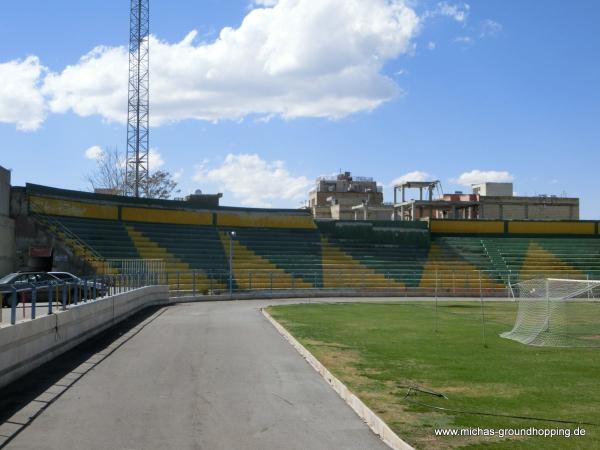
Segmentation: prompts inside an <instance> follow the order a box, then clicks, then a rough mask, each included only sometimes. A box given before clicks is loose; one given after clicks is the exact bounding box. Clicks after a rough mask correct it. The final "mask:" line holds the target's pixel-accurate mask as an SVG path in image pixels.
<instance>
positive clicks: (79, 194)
mask: <svg viewBox="0 0 600 450" xmlns="http://www.w3.org/2000/svg"><path fill="white" fill-rule="evenodd" d="M25 191H26V193H27V195H28V196H29V195H45V196H49V197H57V198H65V199H69V200H87V201H102V202H107V203H113V204H118V205H122V206H133V207H154V208H156V207H158V208H165V209H169V208H172V209H187V210H196V211H223V212H227V211H240V212H244V211H247V212H265V213H287V214H297V215H302V216H304V215H310V211H308V210H302V209H286V208H245V207H240V206H218V207H211V206H197V205H191V204H189V203H188V202H186V201H182V200H164V199H146V198H135V197H124V196H120V195H110V194H96V193H93V192H85V191H75V190H70V189H61V188H55V187H51V186H43V185H40V184H34V183H26V184H25Z"/></svg>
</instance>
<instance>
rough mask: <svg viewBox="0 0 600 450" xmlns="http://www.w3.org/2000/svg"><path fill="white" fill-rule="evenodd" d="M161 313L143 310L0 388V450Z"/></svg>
mask: <svg viewBox="0 0 600 450" xmlns="http://www.w3.org/2000/svg"><path fill="white" fill-rule="evenodd" d="M165 310H166V308H165V307H159V306H157V307H151V308H147V309H144V310H143V311H140V312H139V313H137V314H135V315H133V316H131V317H130V318H128V319H126V320H124V321H123V322H121V323H119V324H118V325H115V326H113V327H111V328H109V329H108V330H106V331H104V332H102V333H100V334H99V335H97V336H95V337H93V338H91V339H89V340H87V341H85V342H83V343H81V344H80V345H78V346H77V347H75V348H73V349H71V350H69V351H68V352H66V353H64V354H62V355H60V356H59V357H57V358H55V359H54V360H52V361H49V362H48V363H46V364H44V365H42V366H40V367H38V368H37V369H35V370H34V371H33V372H30V373H29V374H27V375H25V376H23V377H22V378H20V379H19V380H17V381H15V382H13V383H11V384H10V385H8V386H6V387H4V388H3V389H0V449H1V448H4V447H5V446H6V445H7V444H8V443H9V442H10V441H12V440H13V439H14V438H15V437H16V436H17V435H18V434H19V433H20V432H21V431H23V430H24V429H25V428H27V427H28V426H29V425H30V424H31V423H32V422H33V421H34V420H35V419H36V418H37V417H38V416H39V415H40V414H42V413H43V412H44V410H45V409H46V408H47V407H48V406H49V405H51V404H52V403H53V402H55V401H56V400H57V399H58V398H60V396H61V395H62V394H64V393H65V392H67V391H68V390H69V388H71V387H72V386H73V385H74V384H75V383H77V381H79V380H80V379H81V378H82V377H84V376H85V375H86V374H87V373H88V372H89V371H90V370H92V369H93V368H94V367H95V366H96V365H98V364H100V363H101V362H102V361H103V360H104V359H106V358H107V357H108V356H110V355H111V354H112V353H113V352H115V351H116V350H117V349H119V348H120V347H121V346H122V345H124V344H125V343H126V342H127V341H128V340H129V339H131V338H133V337H134V336H135V335H137V334H138V333H139V332H140V331H142V330H143V329H144V328H145V327H146V326H147V325H149V324H150V323H151V322H152V321H154V320H155V319H157V318H158V317H159V316H160V315H161V314H162V313H163V312H164V311H165Z"/></svg>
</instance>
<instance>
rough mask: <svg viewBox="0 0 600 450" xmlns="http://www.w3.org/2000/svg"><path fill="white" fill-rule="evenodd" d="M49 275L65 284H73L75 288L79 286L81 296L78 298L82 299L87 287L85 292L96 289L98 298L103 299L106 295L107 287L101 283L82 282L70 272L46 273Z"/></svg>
mask: <svg viewBox="0 0 600 450" xmlns="http://www.w3.org/2000/svg"><path fill="white" fill-rule="evenodd" d="M48 273H49V274H50V275H52V276H54V277H56V278H58V279H59V280H61V281H63V282H64V281H66V282H67V283H72V284H73V283H75V284H76V285H77V286H79V289H80V290H81V295H80V298H82V297H83V291H84V290H86V287H87V292H91V291H92V290H93V289H94V288H96V295H97V296H98V297H104V296H105V295H106V294H107V293H108V286H107V285H106V284H104V283H101V282H100V281H90V280H88V281H84V280H82V279H81V278H79V277H78V276H76V275H73V274H72V273H70V272H48ZM89 296H90V294H88V297H89Z"/></svg>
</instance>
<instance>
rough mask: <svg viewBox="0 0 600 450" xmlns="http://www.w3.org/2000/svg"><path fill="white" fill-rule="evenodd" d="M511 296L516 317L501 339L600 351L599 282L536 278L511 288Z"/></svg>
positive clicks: (536, 344) (528, 343)
mask: <svg viewBox="0 0 600 450" xmlns="http://www.w3.org/2000/svg"><path fill="white" fill-rule="evenodd" d="M511 292H512V295H513V297H514V299H515V301H517V302H518V311H517V317H516V320H515V324H514V326H513V328H512V330H510V331H507V332H504V333H502V334H500V336H501V337H504V338H507V339H512V340H515V341H517V342H521V343H522V344H527V345H535V346H548V347H600V302H598V300H597V299H598V298H600V281H598V280H577V279H563V278H535V279H532V280H526V281H522V282H520V283H516V284H514V285H512V286H511Z"/></svg>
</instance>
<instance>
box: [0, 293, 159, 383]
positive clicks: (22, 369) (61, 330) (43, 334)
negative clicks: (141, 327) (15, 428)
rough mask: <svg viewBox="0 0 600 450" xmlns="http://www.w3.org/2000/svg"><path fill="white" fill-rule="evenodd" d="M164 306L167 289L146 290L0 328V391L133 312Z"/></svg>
mask: <svg viewBox="0 0 600 450" xmlns="http://www.w3.org/2000/svg"><path fill="white" fill-rule="evenodd" d="M168 303H169V292H168V287H167V286H148V287H143V288H140V289H136V290H133V291H130V292H126V293H124V294H119V295H115V296H112V297H107V298H105V299H101V300H97V301H95V302H91V303H84V304H81V305H79V306H76V307H73V308H71V309H69V310H67V311H60V312H58V313H56V314H52V315H49V316H44V317H40V318H38V319H35V320H31V321H28V322H22V323H18V324H17V325H14V326H10V327H5V328H0V388H1V387H3V386H6V385H7V384H9V383H11V382H12V381H14V380H16V379H18V378H19V377H20V376H22V375H23V374H25V373H27V372H29V371H31V370H33V369H35V368H36V367H39V366H40V365H42V364H44V363H45V362H47V361H49V360H51V359H53V358H55V357H56V356H58V355H60V354H61V353H64V352H66V351H67V350H70V349H71V348H73V347H74V346H76V345H77V344H80V343H81V342H83V341H85V340H86V339H89V338H91V337H92V336H94V335H96V334H98V333H100V332H101V331H104V330H105V329H107V328H109V327H110V326H112V325H115V324H117V323H119V322H121V321H122V320H125V319H126V318H128V317H130V316H131V315H133V314H135V313H136V312H138V311H140V310H142V309H144V308H146V307H148V306H152V305H163V304H168Z"/></svg>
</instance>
